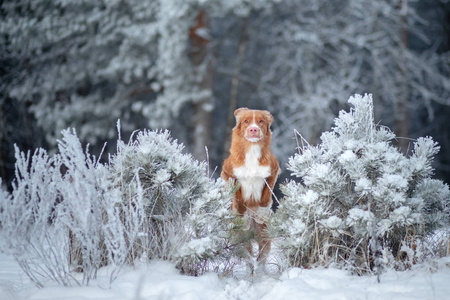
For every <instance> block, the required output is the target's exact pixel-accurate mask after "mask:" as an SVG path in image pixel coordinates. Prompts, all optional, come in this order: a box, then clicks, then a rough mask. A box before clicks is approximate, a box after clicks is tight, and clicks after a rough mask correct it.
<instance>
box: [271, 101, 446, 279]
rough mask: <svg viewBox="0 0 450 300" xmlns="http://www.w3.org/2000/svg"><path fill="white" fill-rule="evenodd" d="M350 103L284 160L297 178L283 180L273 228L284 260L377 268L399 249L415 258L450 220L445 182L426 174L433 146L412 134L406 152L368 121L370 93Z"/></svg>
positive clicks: (429, 171)
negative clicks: (314, 139) (316, 138)
mask: <svg viewBox="0 0 450 300" xmlns="http://www.w3.org/2000/svg"><path fill="white" fill-rule="evenodd" d="M349 103H350V104H352V105H353V108H352V109H351V110H350V112H345V111H341V112H340V114H339V118H337V119H336V120H335V126H334V127H333V128H332V130H331V131H328V132H324V133H323V134H322V136H321V141H322V142H321V144H319V145H317V146H310V145H308V144H307V143H306V141H305V140H304V139H303V138H302V137H301V136H300V137H301V139H300V140H299V153H298V154H296V155H294V156H293V157H291V158H290V159H289V165H288V169H289V170H290V171H291V172H292V175H294V176H296V177H298V178H299V181H294V180H291V181H289V182H288V183H286V184H284V185H283V186H282V191H283V193H284V198H283V199H282V201H281V205H280V207H279V209H278V211H277V213H276V215H275V217H274V219H273V223H272V229H273V230H274V232H275V233H276V234H277V235H280V236H281V237H280V240H279V242H280V247H281V248H282V249H283V250H284V251H285V253H286V255H287V257H288V259H289V262H290V264H291V265H294V266H315V265H330V264H332V263H338V264H340V265H345V266H347V267H349V268H351V269H352V270H353V271H354V272H355V273H362V272H367V271H375V272H377V271H380V269H381V268H382V267H383V266H384V265H388V264H392V265H395V264H396V261H401V260H402V259H404V255H405V252H406V254H407V256H409V257H408V258H409V259H410V260H411V261H413V260H414V259H417V258H420V255H421V253H419V249H418V245H419V242H418V241H419V240H420V239H421V238H422V237H424V236H426V235H427V234H429V233H431V232H433V231H434V230H435V229H436V228H441V227H443V226H445V225H447V226H448V225H449V224H450V210H449V207H450V192H449V187H448V186H447V185H446V184H444V183H443V182H442V181H440V180H436V179H432V178H431V176H432V174H433V168H432V166H431V164H432V161H433V156H434V155H435V154H436V153H437V152H438V150H439V146H437V144H436V143H435V142H434V141H433V140H432V139H431V138H429V137H427V138H419V139H418V140H417V141H415V142H414V146H413V150H412V154H411V155H410V156H405V155H404V154H402V153H401V152H400V151H399V149H398V148H397V147H395V146H393V145H392V142H393V140H394V139H395V135H394V134H393V133H392V132H391V131H390V130H389V129H388V128H386V127H383V126H378V125H376V124H375V122H374V117H373V103H372V96H371V95H367V94H366V95H365V96H361V95H355V96H354V97H351V98H350V99H349ZM305 143H306V144H305ZM411 249H412V250H411ZM415 251H416V252H415Z"/></svg>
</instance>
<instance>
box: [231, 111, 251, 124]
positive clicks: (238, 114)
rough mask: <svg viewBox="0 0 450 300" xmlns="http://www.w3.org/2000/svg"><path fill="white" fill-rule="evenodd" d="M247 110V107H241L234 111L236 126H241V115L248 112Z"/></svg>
mask: <svg viewBox="0 0 450 300" xmlns="http://www.w3.org/2000/svg"><path fill="white" fill-rule="evenodd" d="M246 110H248V108H247V107H241V108H238V109H236V110H235V111H234V116H235V117H236V124H239V118H240V114H241V113H242V112H243V111H246Z"/></svg>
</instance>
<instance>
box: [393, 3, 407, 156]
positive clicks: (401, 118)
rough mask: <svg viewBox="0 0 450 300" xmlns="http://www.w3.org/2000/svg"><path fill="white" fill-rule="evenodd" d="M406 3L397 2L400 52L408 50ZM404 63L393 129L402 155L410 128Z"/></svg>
mask: <svg viewBox="0 0 450 300" xmlns="http://www.w3.org/2000/svg"><path fill="white" fill-rule="evenodd" d="M406 5H407V3H406V2H405V0H399V4H398V10H399V11H400V15H401V17H400V21H399V22H400V32H399V35H400V43H401V45H400V49H401V50H400V51H403V49H406V48H408V45H409V39H408V20H407V15H406V13H407V7H406ZM400 59H406V58H405V56H404V55H401V57H400ZM406 68H407V64H406V62H402V63H400V68H399V70H398V71H399V73H400V74H401V76H400V79H399V81H398V82H397V84H398V85H399V93H398V94H397V95H396V96H397V99H395V101H396V102H395V103H396V108H395V109H396V111H395V128H396V135H397V137H398V146H399V148H400V150H401V151H402V152H403V153H405V154H406V153H407V152H408V149H409V142H410V140H409V135H410V132H409V128H410V122H411V120H410V109H409V105H408V103H409V83H408V76H407V74H408V70H406Z"/></svg>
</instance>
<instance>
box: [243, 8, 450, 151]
mask: <svg viewBox="0 0 450 300" xmlns="http://www.w3.org/2000/svg"><path fill="white" fill-rule="evenodd" d="M414 2H415V1H408V0H399V1H389V0H376V1H365V0H364V1H335V2H330V1H326V0H319V1H316V0H308V1H288V0H287V1H282V2H281V3H280V4H279V5H277V6H275V7H274V9H273V11H271V12H270V14H269V15H268V16H265V17H264V21H262V20H261V21H260V22H258V21H253V22H252V23H251V24H253V26H252V28H249V29H248V31H250V30H251V33H252V35H250V41H249V44H256V46H254V45H252V46H253V49H255V50H254V55H253V56H254V57H258V56H257V55H256V54H259V55H260V56H261V58H260V60H259V61H264V66H263V67H261V68H260V69H259V68H251V66H249V64H250V63H251V62H254V60H255V59H254V58H252V57H249V58H248V60H249V62H246V68H245V69H244V70H243V71H242V73H243V74H242V77H243V78H247V77H251V76H249V74H254V73H256V72H255V69H256V71H258V73H256V74H258V75H260V77H259V78H260V80H255V79H254V76H253V77H252V82H253V83H255V84H257V88H256V89H255V91H254V92H253V94H252V95H251V100H250V101H251V102H253V103H255V104H256V105H261V106H264V107H266V108H267V109H269V110H270V111H271V112H272V113H273V114H274V116H275V120H276V124H275V125H276V126H275V127H274V132H273V142H274V143H275V145H276V147H274V149H275V151H276V152H277V153H276V154H278V156H279V157H288V156H289V155H290V151H292V150H291V148H289V147H286V146H285V145H287V144H288V145H291V146H294V143H293V142H292V129H293V128H297V129H300V128H301V132H302V135H303V136H304V137H305V138H306V139H307V140H308V141H311V142H313V143H315V142H317V141H318V138H319V137H320V134H321V133H322V132H323V131H324V130H326V129H327V128H328V127H329V126H331V125H332V124H331V122H332V120H333V118H334V116H335V114H336V113H337V111H338V110H339V109H341V108H343V107H344V106H345V99H346V98H347V97H348V95H351V94H354V93H361V92H362V91H367V90H369V91H373V93H374V94H375V95H376V102H377V104H379V105H376V107H375V110H376V111H375V114H376V115H377V116H379V117H380V118H382V119H383V120H384V122H388V123H387V124H389V125H390V126H392V127H393V129H394V131H395V132H397V133H398V136H399V137H409V136H410V135H409V134H408V130H407V129H408V128H409V126H411V125H410V122H411V121H412V116H410V115H412V113H411V111H412V109H417V108H418V107H424V108H426V109H425V110H424V111H427V112H428V113H429V116H430V117H432V115H433V110H432V106H431V103H433V102H437V103H446V104H447V105H448V104H450V103H449V101H448V99H449V98H450V89H449V87H450V80H449V77H448V74H449V69H448V66H449V65H448V61H447V59H448V54H444V55H437V54H436V53H434V52H433V51H431V50H430V51H425V52H423V53H417V52H416V51H415V50H414V49H412V48H411V47H410V45H409V44H408V42H407V38H409V39H411V40H412V39H413V38H415V40H416V41H422V43H423V44H425V45H428V46H427V47H432V46H433V41H429V40H428V39H427V38H426V37H425V36H424V35H423V33H422V32H421V30H420V29H419V25H420V24H421V23H422V22H423V20H422V19H421V18H420V17H419V16H418V13H417V12H416V11H415V8H414V7H415V6H414ZM278 16H283V17H282V19H280V18H279V17H278ZM430 22H433V20H430ZM255 31H257V32H260V33H263V36H261V37H259V38H258V37H257V36H254V35H253V34H255V33H254V32H255ZM252 38H253V39H252ZM436 43H438V41H436ZM248 47H249V48H250V46H248ZM261 48H262V49H267V51H265V52H263V53H259V52H257V50H256V49H258V50H259V49H261ZM248 70H251V71H248ZM405 127H406V129H405ZM402 128H403V130H402ZM404 141H406V145H407V143H408V140H406V139H399V142H404ZM403 144H404V143H403Z"/></svg>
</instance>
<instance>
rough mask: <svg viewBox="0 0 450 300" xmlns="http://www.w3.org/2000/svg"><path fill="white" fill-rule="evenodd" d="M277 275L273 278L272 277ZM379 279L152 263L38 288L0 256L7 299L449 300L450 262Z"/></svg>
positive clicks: (0, 293) (0, 282) (0, 288)
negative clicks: (236, 274)
mask: <svg viewBox="0 0 450 300" xmlns="http://www.w3.org/2000/svg"><path fill="white" fill-rule="evenodd" d="M271 275H273V274H271ZM380 279H381V280H380V283H378V282H377V278H376V276H352V275H349V274H348V273H347V272H346V271H345V270H338V269H333V268H330V269H323V268H317V269H310V270H307V269H299V268H292V269H289V270H286V271H284V272H283V273H282V274H281V276H279V278H276V276H268V275H267V276H266V275H263V276H262V277H255V278H253V279H248V278H247V279H241V280H238V279H235V278H231V277H225V278H221V277H219V276H218V275H217V274H215V273H208V274H206V275H203V276H199V277H190V276H186V275H181V274H180V273H179V272H178V271H177V269H175V267H174V265H173V264H171V263H168V262H164V261H151V262H149V263H148V264H144V265H141V266H138V267H135V268H131V267H129V268H126V269H124V270H122V272H121V273H120V275H119V277H118V278H117V280H116V281H114V282H113V283H112V284H110V283H109V279H108V277H107V276H105V275H103V272H101V271H100V273H99V278H98V279H97V280H94V281H92V283H91V284H90V285H89V286H83V287H78V286H75V287H62V286H57V285H54V284H50V285H48V286H46V287H44V288H41V289H38V288H36V287H35V286H34V285H33V284H32V283H31V282H30V280H29V279H28V278H27V277H26V276H25V274H24V273H23V272H22V270H21V269H20V268H19V266H18V264H17V263H16V262H15V261H14V260H13V259H12V257H10V256H7V255H5V254H0V299H2V300H13V299H20V300H26V299H27V300H28V299H29V300H32V299H33V300H51V299H70V300H88V299H102V300H119V299H120V300H127V299H149V300H150V299H177V300H178V299H186V300H197V299H198V300H202V299H205V300H210V299H214V300H221V299H250V300H251V299H255V300H256V299H263V300H264V299H271V300H274V299H302V300H308V299H314V300H321V299H324V300H325V299H326V300H328V299H342V300H344V299H396V300H401V299H408V300H411V299H450V285H449V284H448V283H449V282H450V257H446V258H442V259H440V260H439V261H436V262H435V263H434V264H429V265H420V266H414V267H413V268H412V269H411V270H408V271H403V272H399V271H393V270H387V272H385V273H384V274H382V275H381V278H380Z"/></svg>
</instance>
